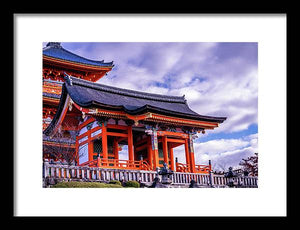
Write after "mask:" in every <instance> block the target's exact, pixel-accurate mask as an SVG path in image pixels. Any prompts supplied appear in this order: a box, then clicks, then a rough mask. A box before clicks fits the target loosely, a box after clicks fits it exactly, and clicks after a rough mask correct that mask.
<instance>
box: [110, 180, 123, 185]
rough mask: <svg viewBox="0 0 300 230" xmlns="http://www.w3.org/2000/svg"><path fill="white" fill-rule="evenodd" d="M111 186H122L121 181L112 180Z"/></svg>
mask: <svg viewBox="0 0 300 230" xmlns="http://www.w3.org/2000/svg"><path fill="white" fill-rule="evenodd" d="M109 184H117V185H120V186H122V183H121V182H120V181H118V180H111V181H110V182H109Z"/></svg>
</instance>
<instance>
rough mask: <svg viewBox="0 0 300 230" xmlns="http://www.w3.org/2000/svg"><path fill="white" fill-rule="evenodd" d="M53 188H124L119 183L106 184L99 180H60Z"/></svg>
mask: <svg viewBox="0 0 300 230" xmlns="http://www.w3.org/2000/svg"><path fill="white" fill-rule="evenodd" d="M52 188H122V186H121V185H118V184H105V183H99V182H77V181H70V182H59V183H57V184H56V185H53V186H52Z"/></svg>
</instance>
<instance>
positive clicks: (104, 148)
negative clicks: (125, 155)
mask: <svg viewBox="0 0 300 230" xmlns="http://www.w3.org/2000/svg"><path fill="white" fill-rule="evenodd" d="M102 155H103V159H105V161H106V160H107V159H108V152H107V128H106V126H105V123H102ZM103 165H106V164H103Z"/></svg>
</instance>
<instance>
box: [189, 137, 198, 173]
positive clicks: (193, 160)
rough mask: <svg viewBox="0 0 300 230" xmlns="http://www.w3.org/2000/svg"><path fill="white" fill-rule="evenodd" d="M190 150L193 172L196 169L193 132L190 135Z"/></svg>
mask: <svg viewBox="0 0 300 230" xmlns="http://www.w3.org/2000/svg"><path fill="white" fill-rule="evenodd" d="M189 151H190V162H191V163H190V164H191V172H192V173H194V172H195V171H196V164H195V154H194V146H193V137H192V135H191V134H190V135H189Z"/></svg>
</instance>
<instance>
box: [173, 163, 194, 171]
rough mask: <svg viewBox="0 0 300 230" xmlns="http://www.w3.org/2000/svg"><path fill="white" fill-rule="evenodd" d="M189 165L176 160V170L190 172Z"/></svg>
mask: <svg viewBox="0 0 300 230" xmlns="http://www.w3.org/2000/svg"><path fill="white" fill-rule="evenodd" d="M190 170H191V167H190V165H189V164H182V163H178V162H176V172H190Z"/></svg>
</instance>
